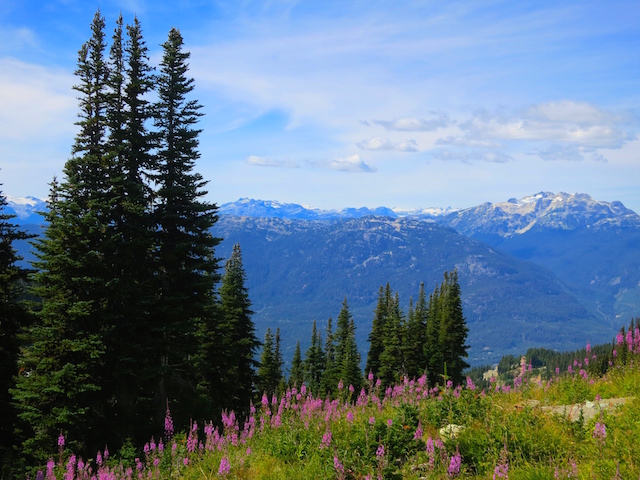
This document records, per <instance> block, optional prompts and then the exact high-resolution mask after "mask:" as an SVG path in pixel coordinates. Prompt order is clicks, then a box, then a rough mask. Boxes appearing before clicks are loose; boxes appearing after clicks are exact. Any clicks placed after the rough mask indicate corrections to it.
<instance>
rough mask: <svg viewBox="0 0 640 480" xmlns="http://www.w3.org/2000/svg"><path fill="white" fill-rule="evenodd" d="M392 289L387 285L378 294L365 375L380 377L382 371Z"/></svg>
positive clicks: (369, 339)
mask: <svg viewBox="0 0 640 480" xmlns="http://www.w3.org/2000/svg"><path fill="white" fill-rule="evenodd" d="M390 292H391V287H390V286H389V284H388V283H387V287H386V289H383V288H382V287H380V290H379V292H378V304H377V306H376V310H375V313H374V317H373V324H372V325H371V333H369V338H368V341H369V353H368V355H367V365H366V367H365V373H366V374H367V375H368V374H369V373H373V375H374V376H377V375H378V371H379V370H380V356H381V355H382V352H383V351H384V332H385V325H386V320H387V315H388V312H389V298H390V295H391V293H390Z"/></svg>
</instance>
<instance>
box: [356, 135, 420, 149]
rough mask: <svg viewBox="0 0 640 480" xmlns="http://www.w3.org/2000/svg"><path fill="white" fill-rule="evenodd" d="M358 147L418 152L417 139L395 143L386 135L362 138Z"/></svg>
mask: <svg viewBox="0 0 640 480" xmlns="http://www.w3.org/2000/svg"><path fill="white" fill-rule="evenodd" d="M357 145H358V147H359V148H361V149H362V150H374V151H385V150H387V151H388V150H396V151H399V152H417V151H418V144H417V143H416V141H415V140H406V141H404V142H397V143H394V142H392V141H390V140H389V139H388V138H386V137H373V138H370V139H368V140H362V141H361V142H359V143H358V144H357Z"/></svg>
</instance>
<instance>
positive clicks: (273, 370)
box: [258, 328, 282, 398]
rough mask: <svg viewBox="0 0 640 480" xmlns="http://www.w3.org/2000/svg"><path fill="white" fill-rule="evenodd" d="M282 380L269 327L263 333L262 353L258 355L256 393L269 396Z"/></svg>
mask: <svg viewBox="0 0 640 480" xmlns="http://www.w3.org/2000/svg"><path fill="white" fill-rule="evenodd" d="M281 381H282V367H281V364H280V363H279V362H278V359H277V356H276V351H275V339H274V336H273V333H272V332H271V329H270V328H267V331H266V333H265V334H264V343H263V344H262V354H261V355H260V367H259V369H258V393H259V394H264V393H266V394H267V396H268V397H269V398H270V397H271V395H273V394H274V393H276V392H277V391H278V388H279V386H280V382H281Z"/></svg>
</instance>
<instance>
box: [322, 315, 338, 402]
mask: <svg viewBox="0 0 640 480" xmlns="http://www.w3.org/2000/svg"><path fill="white" fill-rule="evenodd" d="M324 358H325V363H324V372H323V373H322V381H321V385H320V392H319V394H320V395H327V394H329V393H331V392H336V391H337V389H338V382H339V381H340V369H339V366H338V364H337V362H336V339H335V334H334V333H333V320H332V319H331V317H329V320H328V321H327V332H326V339H325V344H324Z"/></svg>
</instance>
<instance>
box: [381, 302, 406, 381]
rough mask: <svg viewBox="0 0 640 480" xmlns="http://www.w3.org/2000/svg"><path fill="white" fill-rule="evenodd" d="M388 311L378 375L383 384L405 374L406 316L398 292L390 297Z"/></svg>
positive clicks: (398, 378)
mask: <svg viewBox="0 0 640 480" xmlns="http://www.w3.org/2000/svg"><path fill="white" fill-rule="evenodd" d="M387 307H388V313H387V318H386V322H385V328H384V332H383V346H384V349H383V351H382V354H381V355H380V370H379V372H378V376H379V377H380V380H382V384H383V385H392V384H393V383H395V382H396V381H398V380H400V379H401V378H402V376H403V375H405V373H406V372H405V366H404V356H403V349H402V338H403V330H404V325H403V323H404V317H403V314H402V310H401V309H400V299H399V297H398V294H397V293H396V294H395V296H393V297H391V296H390V298H389V299H388V302H387Z"/></svg>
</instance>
